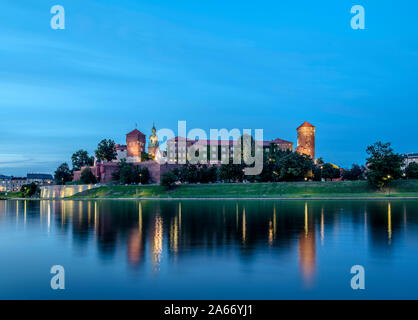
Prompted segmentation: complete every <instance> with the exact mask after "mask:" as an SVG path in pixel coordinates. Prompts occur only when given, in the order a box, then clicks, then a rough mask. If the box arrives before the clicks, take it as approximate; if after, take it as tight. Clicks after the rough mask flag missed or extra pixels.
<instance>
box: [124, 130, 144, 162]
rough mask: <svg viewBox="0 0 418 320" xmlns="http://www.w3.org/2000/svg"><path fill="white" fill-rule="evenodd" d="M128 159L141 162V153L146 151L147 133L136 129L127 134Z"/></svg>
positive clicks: (128, 160)
mask: <svg viewBox="0 0 418 320" xmlns="http://www.w3.org/2000/svg"><path fill="white" fill-rule="evenodd" d="M126 146H127V153H126V161H127V162H141V154H142V152H145V134H143V133H142V132H141V131H139V130H138V129H134V130H132V131H131V132H129V133H127V134H126Z"/></svg>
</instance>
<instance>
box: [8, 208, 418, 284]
mask: <svg viewBox="0 0 418 320" xmlns="http://www.w3.org/2000/svg"><path fill="white" fill-rule="evenodd" d="M417 203H418V202H417V201H396V200H395V201H390V202H389V201H357V202H348V201H347V202H343V203H342V202H337V201H304V202H301V201H281V202H280V201H205V202H201V201H54V200H42V201H0V225H1V224H5V223H7V221H9V220H10V219H13V220H15V221H16V224H17V225H18V226H19V225H20V224H22V225H24V226H25V228H26V226H27V225H30V226H32V227H33V226H35V227H36V226H38V227H39V228H40V229H41V230H45V232H47V233H48V234H51V233H55V234H69V235H70V237H71V239H72V241H73V242H74V243H75V244H76V245H77V246H76V248H80V247H84V246H89V245H91V242H92V241H93V243H94V244H95V246H96V248H97V250H98V253H99V258H100V259H105V260H112V259H115V255H116V253H120V252H123V253H124V254H125V256H126V258H127V261H128V263H129V265H130V266H131V268H145V269H149V270H152V271H153V272H154V273H159V272H160V271H161V270H162V269H163V268H169V265H170V263H173V261H177V260H178V259H183V258H187V257H190V256H193V255H196V254H198V255H203V256H205V255H206V256H210V255H211V254H213V253H219V252H223V253H225V252H227V253H226V254H231V255H232V254H233V253H234V254H238V255H239V256H240V257H241V258H242V259H243V258H245V261H251V260H256V259H257V254H259V253H260V252H261V253H263V252H265V253H266V254H269V255H273V256H277V257H279V256H281V255H283V254H289V255H292V254H293V255H294V256H295V257H297V261H298V265H299V275H300V278H301V280H302V282H303V283H304V284H305V285H306V286H307V287H310V286H312V285H313V283H314V282H315V278H316V275H317V270H318V263H319V262H318V253H317V252H318V250H319V249H320V248H324V249H325V248H326V247H327V244H328V243H332V242H333V241H334V242H335V239H336V238H337V237H338V236H339V232H341V230H342V229H343V228H345V229H344V230H347V228H349V229H350V230H351V229H352V233H353V239H355V241H357V243H359V244H360V245H361V246H363V247H366V249H367V248H368V250H370V253H371V254H372V255H373V254H375V255H381V254H382V252H383V253H384V254H385V257H387V258H391V252H392V251H393V250H395V249H394V248H396V245H397V244H399V243H402V242H404V241H408V237H407V234H406V230H407V228H411V226H412V227H414V228H416V226H417V224H418V215H416V214H415V215H414V214H411V212H414V211H415V212H416V210H417ZM36 221H37V222H36ZM22 222H23V223H22ZM353 241H354V240H353ZM318 245H319V248H318ZM356 249H357V248H355V247H354V248H353V247H351V250H356ZM75 250H77V249H75ZM228 252H229V253H228ZM277 261H279V259H278V260H277Z"/></svg>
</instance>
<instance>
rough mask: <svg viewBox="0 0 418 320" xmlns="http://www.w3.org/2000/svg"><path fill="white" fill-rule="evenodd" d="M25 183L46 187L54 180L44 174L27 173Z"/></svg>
mask: <svg viewBox="0 0 418 320" xmlns="http://www.w3.org/2000/svg"><path fill="white" fill-rule="evenodd" d="M26 180H27V183H32V182H33V183H36V184H37V185H48V184H53V183H54V178H53V177H52V175H50V174H44V173H28V174H27V176H26Z"/></svg>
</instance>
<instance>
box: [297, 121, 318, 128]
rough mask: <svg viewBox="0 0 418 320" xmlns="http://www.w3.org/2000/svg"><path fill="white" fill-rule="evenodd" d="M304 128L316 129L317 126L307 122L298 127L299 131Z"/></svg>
mask: <svg viewBox="0 0 418 320" xmlns="http://www.w3.org/2000/svg"><path fill="white" fill-rule="evenodd" d="M302 127H308V128H315V126H313V125H311V124H310V123H309V122H308V121H305V122H304V123H302V124H301V125H300V126H299V127H298V129H299V128H302Z"/></svg>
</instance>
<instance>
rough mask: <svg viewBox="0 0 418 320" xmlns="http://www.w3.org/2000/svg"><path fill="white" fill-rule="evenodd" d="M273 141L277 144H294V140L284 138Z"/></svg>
mask: <svg viewBox="0 0 418 320" xmlns="http://www.w3.org/2000/svg"><path fill="white" fill-rule="evenodd" d="M272 142H274V143H277V144H282V143H292V144H293V142H290V141H287V140H283V139H274V140H273V141H272Z"/></svg>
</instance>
